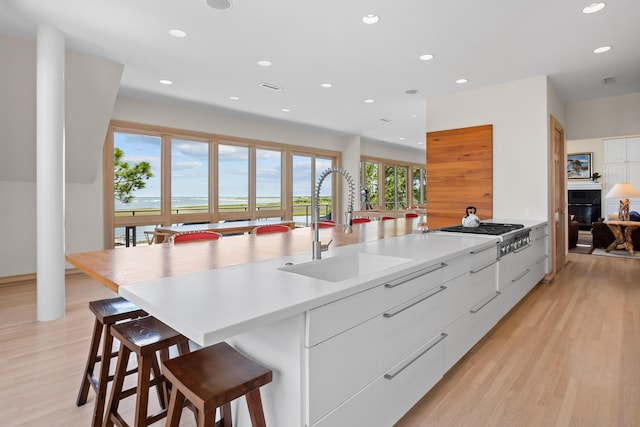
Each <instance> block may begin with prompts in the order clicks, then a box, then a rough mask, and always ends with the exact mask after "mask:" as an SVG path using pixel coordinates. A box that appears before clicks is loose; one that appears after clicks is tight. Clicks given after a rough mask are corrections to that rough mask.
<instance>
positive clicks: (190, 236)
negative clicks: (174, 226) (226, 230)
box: [172, 231, 222, 243]
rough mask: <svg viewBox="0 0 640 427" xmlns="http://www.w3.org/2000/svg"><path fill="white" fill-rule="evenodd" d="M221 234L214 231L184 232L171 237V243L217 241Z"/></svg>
mask: <svg viewBox="0 0 640 427" xmlns="http://www.w3.org/2000/svg"><path fill="white" fill-rule="evenodd" d="M221 237H222V234H220V233H216V232H215V231H185V232H183V233H176V234H174V235H173V236H172V239H173V243H185V242H193V241H196V240H217V239H219V238H221Z"/></svg>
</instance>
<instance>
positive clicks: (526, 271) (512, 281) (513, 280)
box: [511, 268, 531, 283]
mask: <svg viewBox="0 0 640 427" xmlns="http://www.w3.org/2000/svg"><path fill="white" fill-rule="evenodd" d="M529 271H531V270H529V269H528V268H527V269H526V270H525V271H523V272H522V273H520V274H518V277H516V278H515V279H512V280H511V283H514V282H517V281H518V280H520V279H522V278H523V277H524V276H526V275H527V274H528V273H529Z"/></svg>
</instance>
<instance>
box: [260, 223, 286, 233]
mask: <svg viewBox="0 0 640 427" xmlns="http://www.w3.org/2000/svg"><path fill="white" fill-rule="evenodd" d="M287 231H289V227H287V226H286V225H281V224H267V225H259V226H257V227H256V228H254V229H253V230H251V234H267V233H286V232H287Z"/></svg>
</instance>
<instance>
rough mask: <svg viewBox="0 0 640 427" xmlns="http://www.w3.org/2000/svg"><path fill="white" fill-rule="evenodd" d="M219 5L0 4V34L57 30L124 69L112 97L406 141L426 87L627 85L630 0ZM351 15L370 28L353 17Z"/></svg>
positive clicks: (638, 58)
mask: <svg viewBox="0 0 640 427" xmlns="http://www.w3.org/2000/svg"><path fill="white" fill-rule="evenodd" d="M231 1H232V3H233V6H232V7H231V8H230V9H227V10H216V9H212V8H210V7H209V6H207V4H206V1H205V0H104V1H98V0H2V1H1V2H0V32H1V33H5V34H10V35H17V36H20V37H27V38H31V39H34V38H35V28H36V26H37V25H38V24H41V23H47V24H50V25H53V26H55V27H57V28H59V29H60V30H61V31H63V32H64V33H65V35H66V43H67V46H68V47H69V48H71V49H73V50H77V51H80V52H85V53H90V54H93V55H97V56H102V57H105V58H108V59H111V60H114V61H117V62H119V63H122V64H124V74H123V77H122V83H121V87H122V89H121V93H123V94H129V95H144V96H146V97H149V96H152V97H154V96H159V97H162V98H166V97H170V98H176V99H182V100H187V101H193V102H196V103H202V104H209V105H213V106H217V107H222V108H228V109H232V110H236V111H240V112H246V113H252V114H259V115H262V116H267V117H269V118H273V119H279V120H287V121H293V122H297V123H302V124H306V125H312V126H318V127H322V128H327V129H331V130H335V131H339V132H344V133H346V134H353V135H360V136H362V137H364V138H365V139H368V140H374V141H384V142H388V143H393V144H401V145H406V146H410V147H413V148H421V147H424V146H420V145H418V143H419V142H423V141H424V134H425V131H426V126H425V99H428V98H429V97H433V96H437V95H442V94H447V93H452V92H455V91H461V90H472V89H474V88H479V87H482V86H487V85H492V84H498V83H501V82H507V81H512V80H518V79H523V78H527V77H532V76H540V75H548V76H549V77H550V79H551V81H552V82H553V84H554V86H555V88H556V90H557V92H558V94H559V95H560V96H561V97H562V98H563V99H564V100H565V101H567V102H571V101H579V100H587V99H592V98H601V97H607V96H615V95H621V94H625V93H633V92H640V0H605V2H606V4H607V6H606V8H605V9H604V10H602V11H601V12H598V13H596V14H592V15H585V14H583V13H582V8H583V7H584V6H586V5H588V4H589V3H591V2H592V1H594V0H539V1H537V2H533V1H525V0H484V1H480V0H395V1H390V0H341V1H337V0H271V1H267V0H231ZM365 14H376V15H379V16H380V22H379V23H377V24H375V25H366V24H363V23H362V22H361V18H362V16H364V15H365ZM173 28H177V29H182V30H184V31H186V32H187V33H188V36H187V37H186V38H181V39H178V38H175V37H172V36H171V35H169V30H170V29H173ZM604 45H610V46H612V49H611V50H610V51H609V52H606V53H603V54H599V55H596V54H593V53H592V51H593V49H595V48H597V47H600V46H604ZM424 53H431V54H433V55H434V56H435V58H434V59H433V60H431V61H420V60H419V59H418V56H419V55H421V54H424ZM263 59H266V60H269V61H271V62H272V66H270V67H260V66H258V65H257V61H258V60H263ZM608 76H613V77H615V82H614V83H612V84H607V85H605V84H604V83H603V77H608ZM458 78H467V79H469V82H468V83H466V84H464V85H458V84H456V83H455V80H456V79H458ZM161 79H169V80H172V81H173V84H172V85H170V86H166V85H161V84H160V83H159V80H161ZM263 82H266V83H269V84H273V85H276V86H279V87H282V88H283V89H282V90H281V91H273V90H270V89H265V88H263V87H260V86H259V84H260V83H263ZM325 82H330V83H332V84H333V87H332V88H330V89H324V88H322V87H320V84H321V83H325ZM407 90H417V91H418V92H417V93H416V94H406V93H405V91H407ZM230 96H237V97H239V98H240V99H239V100H237V101H232V100H230V99H229V97H230ZM365 99H374V100H375V102H374V103H372V104H366V103H365V102H364V100H365ZM283 108H289V109H290V110H291V111H290V112H283V111H281V110H282V109H283ZM382 119H384V120H388V121H389V122H386V121H383V120H382ZM402 138H404V139H402Z"/></svg>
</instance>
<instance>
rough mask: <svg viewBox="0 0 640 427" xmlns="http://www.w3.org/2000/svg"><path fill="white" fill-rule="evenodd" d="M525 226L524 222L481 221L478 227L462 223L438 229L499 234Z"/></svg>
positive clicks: (454, 231)
mask: <svg viewBox="0 0 640 427" xmlns="http://www.w3.org/2000/svg"><path fill="white" fill-rule="evenodd" d="M520 228H524V225H522V224H499V223H491V222H481V223H480V225H479V226H477V227H464V226H462V225H454V226H451V227H444V228H440V229H438V230H437V231H448V232H453V233H471V234H490V235H492V236H499V235H501V234H505V233H509V232H511V231H513V230H518V229H520Z"/></svg>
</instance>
